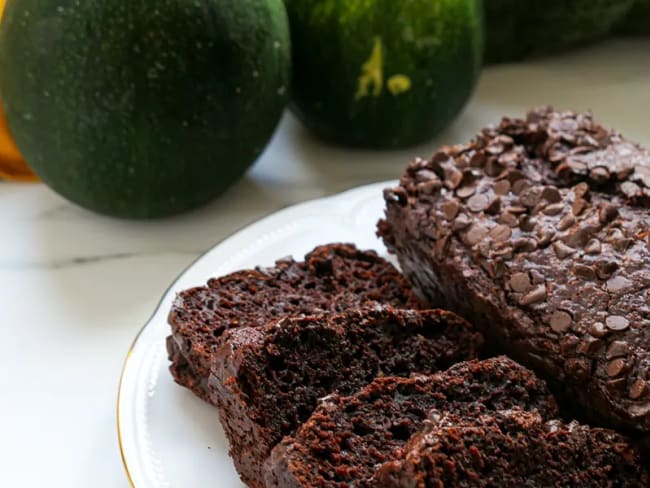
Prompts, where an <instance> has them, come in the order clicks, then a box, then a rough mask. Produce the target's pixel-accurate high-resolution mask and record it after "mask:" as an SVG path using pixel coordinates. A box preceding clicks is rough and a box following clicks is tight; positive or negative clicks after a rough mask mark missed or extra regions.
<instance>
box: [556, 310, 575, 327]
mask: <svg viewBox="0 0 650 488" xmlns="http://www.w3.org/2000/svg"><path fill="white" fill-rule="evenodd" d="M572 322H573V318H572V317H571V314H569V313H568V312H565V311H564V310H556V311H555V312H553V315H551V329H553V331H555V332H566V331H567V330H569V329H570V328H571V323H572Z"/></svg>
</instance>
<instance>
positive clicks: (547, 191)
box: [542, 186, 562, 203]
mask: <svg viewBox="0 0 650 488" xmlns="http://www.w3.org/2000/svg"><path fill="white" fill-rule="evenodd" d="M542 198H543V199H544V200H546V201H547V202H549V203H558V202H561V201H562V194H561V193H560V190H558V189H557V188H555V187H554V186H547V187H546V188H544V190H543V191H542Z"/></svg>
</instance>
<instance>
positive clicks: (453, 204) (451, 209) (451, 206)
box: [445, 200, 460, 220]
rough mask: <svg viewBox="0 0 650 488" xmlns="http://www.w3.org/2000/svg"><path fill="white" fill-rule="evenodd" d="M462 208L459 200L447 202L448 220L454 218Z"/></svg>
mask: <svg viewBox="0 0 650 488" xmlns="http://www.w3.org/2000/svg"><path fill="white" fill-rule="evenodd" d="M459 210H460V204H459V203H458V201H457V200H449V201H448V202H446V203H445V218H446V219H447V220H454V219H455V218H456V216H457V215H458V211H459Z"/></svg>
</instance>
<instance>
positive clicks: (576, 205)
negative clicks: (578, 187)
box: [571, 198, 588, 216]
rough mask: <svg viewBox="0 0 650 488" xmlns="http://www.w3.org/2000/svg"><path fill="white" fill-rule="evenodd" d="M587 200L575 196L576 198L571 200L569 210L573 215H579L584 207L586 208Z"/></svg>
mask: <svg viewBox="0 0 650 488" xmlns="http://www.w3.org/2000/svg"><path fill="white" fill-rule="evenodd" d="M587 205H588V203H587V201H586V200H584V199H582V198H576V200H575V201H574V202H573V205H571V212H573V215H576V216H577V215H580V214H581V213H582V212H583V211H584V209H585V208H587Z"/></svg>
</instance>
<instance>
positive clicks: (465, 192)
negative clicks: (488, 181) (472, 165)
mask: <svg viewBox="0 0 650 488" xmlns="http://www.w3.org/2000/svg"><path fill="white" fill-rule="evenodd" d="M474 193H476V186H474V185H464V186H461V187H460V188H459V189H458V190H456V196H457V197H458V198H461V199H463V200H464V199H465V198H469V197H471V196H472V195H474Z"/></svg>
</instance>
